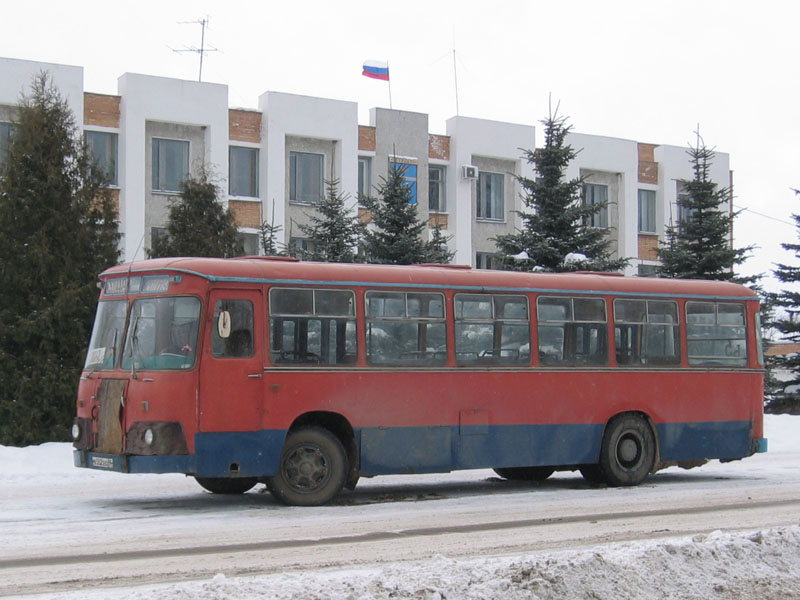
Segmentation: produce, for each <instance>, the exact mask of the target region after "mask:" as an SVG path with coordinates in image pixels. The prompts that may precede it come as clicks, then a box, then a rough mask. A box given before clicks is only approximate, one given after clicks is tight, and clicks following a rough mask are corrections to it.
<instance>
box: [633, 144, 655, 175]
mask: <svg viewBox="0 0 800 600" xmlns="http://www.w3.org/2000/svg"><path fill="white" fill-rule="evenodd" d="M638 146H639V183H652V184H653V185H658V163H657V162H656V159H655V149H656V148H657V147H658V144H638Z"/></svg>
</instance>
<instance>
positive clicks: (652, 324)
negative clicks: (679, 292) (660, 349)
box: [612, 298, 683, 368]
mask: <svg viewBox="0 0 800 600" xmlns="http://www.w3.org/2000/svg"><path fill="white" fill-rule="evenodd" d="M621 302H643V303H644V306H645V310H644V313H643V314H644V320H642V321H631V320H623V319H621V318H618V317H617V306H618V303H621ZM657 303H663V304H669V305H671V306H672V307H673V308H674V315H675V322H674V323H670V322H669V321H667V320H666V319H665V320H663V321H655V320H651V319H650V305H651V304H657ZM612 309H613V323H614V354H615V357H616V361H617V364H618V365H619V366H621V367H635V368H653V367H667V368H675V367H678V366H680V365H681V364H682V362H683V350H682V348H681V335H682V333H681V330H682V328H683V326H682V323H681V310H680V306H679V303H678V301H677V300H672V299H667V298H654V299H648V298H614V302H613V306H612ZM655 314H659V313H655ZM637 326H638V327H640V328H641V339H640V340H638V341H639V349H638V350H639V351H638V353H636V354H634V349H631V351H630V357H629V358H630V360H621V357H622V356H624V355H623V354H622V350H625V349H626V348H623V346H622V344H621V341H622V336H623V333H622V329H623V327H628V330H629V331H628V333H631V332H632V331H633V328H634V327H637ZM658 327H672V336H671V338H667V337H665V338H664V342H665V343H667V342H668V340H671V343H672V344H673V346H674V350H675V352H674V354H669V355H668V354H661V355H658V354H651V353H648V352H647V351H648V348H647V347H646V346H647V340H648V339H649V338H648V335H649V334H650V333H651V330H654V328H658ZM618 331H619V335H618ZM618 337H619V340H618ZM642 340H644V350H642V347H643V346H642ZM637 360H638V361H639V362H636V361H637Z"/></svg>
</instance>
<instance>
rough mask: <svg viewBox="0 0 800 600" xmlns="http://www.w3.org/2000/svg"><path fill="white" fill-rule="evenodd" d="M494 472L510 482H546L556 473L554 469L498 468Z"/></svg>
mask: <svg viewBox="0 0 800 600" xmlns="http://www.w3.org/2000/svg"><path fill="white" fill-rule="evenodd" d="M492 470H493V471H494V472H495V473H497V474H498V475H499V476H500V477H502V478H503V479H508V480H510V481H544V480H545V479H547V478H548V477H550V475H552V474H553V473H554V472H555V469H553V468H552V467H503V468H500V467H498V468H496V469H492Z"/></svg>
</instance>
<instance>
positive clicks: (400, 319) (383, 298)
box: [366, 291, 447, 367]
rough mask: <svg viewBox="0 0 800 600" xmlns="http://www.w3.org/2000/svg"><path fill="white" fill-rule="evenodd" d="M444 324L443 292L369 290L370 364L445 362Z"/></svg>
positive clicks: (368, 343)
mask: <svg viewBox="0 0 800 600" xmlns="http://www.w3.org/2000/svg"><path fill="white" fill-rule="evenodd" d="M445 327H446V325H445V319H444V296H443V295H442V294H439V293H406V292H377V291H370V292H367V294H366V332H367V362H368V363H369V364H371V365H394V366H404V365H405V366H409V365H417V366H428V367H429V366H436V365H443V364H445V363H446V362H447V337H446V334H445Z"/></svg>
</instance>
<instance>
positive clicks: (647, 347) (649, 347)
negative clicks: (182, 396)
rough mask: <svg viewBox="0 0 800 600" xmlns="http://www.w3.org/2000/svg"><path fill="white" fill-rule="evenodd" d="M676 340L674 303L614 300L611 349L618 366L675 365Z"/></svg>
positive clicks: (676, 316) (677, 344) (678, 341)
mask: <svg viewBox="0 0 800 600" xmlns="http://www.w3.org/2000/svg"><path fill="white" fill-rule="evenodd" d="M679 336H680V332H679V328H678V303H677V302H673V301H667V300H623V299H619V298H617V299H616V300H614V346H615V350H616V356H617V363H618V364H620V365H631V366H645V365H650V366H653V365H656V366H657V365H676V364H679V363H680V361H681V353H680V337H679Z"/></svg>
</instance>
